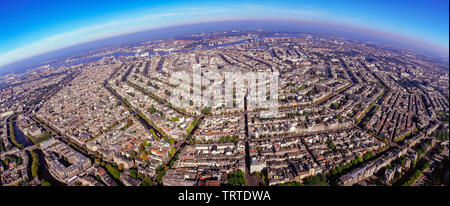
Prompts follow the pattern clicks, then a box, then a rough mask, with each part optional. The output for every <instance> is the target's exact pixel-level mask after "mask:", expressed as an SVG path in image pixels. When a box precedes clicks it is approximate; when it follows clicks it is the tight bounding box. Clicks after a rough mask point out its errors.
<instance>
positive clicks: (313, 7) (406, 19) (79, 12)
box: [0, 0, 449, 66]
mask: <svg viewBox="0 0 450 206" xmlns="http://www.w3.org/2000/svg"><path fill="white" fill-rule="evenodd" d="M239 19H293V20H314V21H320V22H328V23H337V24H345V25H350V26H356V27H362V28H369V29H374V30H378V31H382V32H388V33H393V34H397V35H399V36H404V37H405V38H410V39H416V40H418V41H417V42H420V44H423V45H427V46H428V47H430V48H434V49H437V50H442V51H444V52H447V53H448V45H449V2H448V0H444V1H442V0H428V1H424V0H422V1H419V0H407V1H385V0H377V1H365V0H362V1H346V0H341V1H337V0H335V1H329V0H328V1H327V0H304V1H298V0H297V1H283V2H279V1H263V2H258V1H233V0H231V1H230V0H228V1H195V0H194V1H189V2H188V1H167V0H166V1H143V0H127V1H114V0H109V1H103V0H96V1H85V0H77V1H70V0H67V1H66V0H65V1H54V0H39V1H37V0H28V1H23V0H14V1H6V2H2V6H0V66H3V65H6V64H9V63H13V62H16V61H19V60H22V59H24V58H27V57H31V56H34V55H38V54H41V53H45V52H49V51H52V50H56V49H59V48H64V47H67V46H72V45H76V44H79V43H83V42H87V41H92V40H97V39H102V38H105V37H110V36H116V35H120V34H126V33H130V32H136V31H141V30H146V29H152V28H160V27H165V26H173V25H181V24H189V23H196V22H208V21H216V20H239Z"/></svg>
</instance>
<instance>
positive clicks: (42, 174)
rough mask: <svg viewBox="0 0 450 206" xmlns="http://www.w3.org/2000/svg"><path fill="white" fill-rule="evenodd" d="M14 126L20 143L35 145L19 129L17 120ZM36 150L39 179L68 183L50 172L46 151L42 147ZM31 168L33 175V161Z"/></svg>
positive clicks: (53, 184)
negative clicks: (45, 155)
mask: <svg viewBox="0 0 450 206" xmlns="http://www.w3.org/2000/svg"><path fill="white" fill-rule="evenodd" d="M13 127H14V133H15V135H16V140H17V142H19V143H20V144H22V145H24V146H25V147H28V146H32V145H33V142H31V141H30V140H29V139H28V138H27V137H26V136H25V134H24V133H23V132H22V131H21V130H20V129H19V127H18V126H17V125H16V123H15V122H13ZM34 151H35V152H36V154H37V155H38V156H39V172H38V177H39V180H42V179H45V180H46V181H47V182H49V183H50V184H51V185H52V186H64V185H66V184H64V183H62V182H60V181H58V180H56V179H55V178H54V177H53V176H52V175H51V174H50V172H49V171H48V166H47V162H46V161H45V158H44V153H42V151H41V150H40V149H35V150H34ZM29 158H30V162H31V155H30V156H29ZM29 170H30V171H29V172H30V173H29V174H30V176H31V163H30V164H29Z"/></svg>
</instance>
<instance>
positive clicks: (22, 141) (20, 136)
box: [13, 122, 33, 147]
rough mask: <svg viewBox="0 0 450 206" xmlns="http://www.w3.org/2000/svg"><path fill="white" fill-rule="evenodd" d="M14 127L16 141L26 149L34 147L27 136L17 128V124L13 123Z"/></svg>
mask: <svg viewBox="0 0 450 206" xmlns="http://www.w3.org/2000/svg"><path fill="white" fill-rule="evenodd" d="M13 127H14V134H15V135H16V140H17V142H19V143H20V144H22V145H23V146H25V147H28V146H32V145H33V142H31V141H30V140H29V139H28V138H27V137H26V136H25V134H24V133H23V132H22V131H21V130H20V129H19V127H17V125H16V123H15V122H13Z"/></svg>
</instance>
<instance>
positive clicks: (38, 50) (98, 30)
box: [0, 4, 331, 66]
mask: <svg viewBox="0 0 450 206" xmlns="http://www.w3.org/2000/svg"><path fill="white" fill-rule="evenodd" d="M166 11H167V12H163V13H155V12H154V9H153V10H144V11H141V12H136V13H131V14H128V16H126V17H122V18H120V19H115V20H113V21H110V22H106V23H102V24H98V25H91V26H86V27H84V28H78V29H74V30H73V31H68V32H64V33H60V34H56V35H53V36H50V37H47V38H44V39H41V40H39V41H37V42H34V43H31V44H29V45H27V46H24V47H21V48H17V49H14V50H11V51H9V52H6V53H3V54H0V66H4V65H7V64H10V63H13V62H17V61H20V60H23V59H26V58H28V57H32V56H35V55H39V54H43V53H46V52H50V51H54V50H57V49H61V48H65V47H69V46H73V45H76V44H80V43H84V42H89V41H93V40H98V39H102V38H107V37H111V36H117V35H121V34H126V33H131V32H137V31H141V30H146V29H152V28H158V27H164V26H169V25H167V24H182V23H189V22H192V23H194V22H195V21H200V22H205V21H213V20H220V19H226V20H230V19H239V18H245V17H251V18H258V17H269V16H274V15H276V14H279V15H277V16H278V17H280V16H285V17H288V16H290V17H297V18H310V19H317V18H326V17H330V16H331V15H330V14H329V13H328V12H326V11H323V10H318V9H314V8H305V9H296V10H294V9H274V8H267V7H264V6H256V5H242V4H235V5H231V6H229V7H193V8H186V9H172V10H166Z"/></svg>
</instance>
